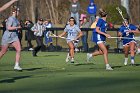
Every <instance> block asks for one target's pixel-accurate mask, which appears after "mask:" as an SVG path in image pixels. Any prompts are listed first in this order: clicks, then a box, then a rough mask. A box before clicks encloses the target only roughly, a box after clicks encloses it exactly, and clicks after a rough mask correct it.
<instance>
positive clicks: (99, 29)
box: [87, 9, 113, 70]
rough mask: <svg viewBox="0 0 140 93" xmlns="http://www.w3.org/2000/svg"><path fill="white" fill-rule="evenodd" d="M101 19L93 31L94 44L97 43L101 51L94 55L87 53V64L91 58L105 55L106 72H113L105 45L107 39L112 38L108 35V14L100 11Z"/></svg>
mask: <svg viewBox="0 0 140 93" xmlns="http://www.w3.org/2000/svg"><path fill="white" fill-rule="evenodd" d="M99 14H100V16H101V18H99V20H98V22H97V25H96V29H94V30H93V33H94V34H93V40H92V41H93V42H95V43H96V44H97V45H98V47H99V49H98V50H97V51H95V52H93V53H91V54H90V53H87V62H89V60H90V58H92V57H94V56H97V55H103V56H104V61H105V64H106V70H113V69H112V68H111V66H110V65H109V64H108V51H107V48H106V45H105V41H106V38H108V37H111V36H110V35H109V34H107V33H106V30H107V22H106V19H107V13H106V12H105V11H104V10H102V9H100V12H99Z"/></svg>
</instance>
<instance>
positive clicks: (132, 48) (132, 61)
mask: <svg viewBox="0 0 140 93" xmlns="http://www.w3.org/2000/svg"><path fill="white" fill-rule="evenodd" d="M135 47H136V44H135V42H130V55H131V64H132V65H133V64H134V63H135V61H134V57H135Z"/></svg>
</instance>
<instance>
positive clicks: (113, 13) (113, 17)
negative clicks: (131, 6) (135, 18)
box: [105, 4, 128, 25]
mask: <svg viewBox="0 0 140 93" xmlns="http://www.w3.org/2000/svg"><path fill="white" fill-rule="evenodd" d="M116 7H118V5H115V4H114V5H106V6H105V10H106V11H107V13H108V19H107V21H108V22H112V23H113V24H119V25H120V24H122V21H123V19H122V17H121V15H120V14H119V12H118V10H116ZM119 8H120V9H121V10H122V13H123V16H124V18H126V17H128V14H127V12H126V9H125V8H124V7H123V6H119Z"/></svg>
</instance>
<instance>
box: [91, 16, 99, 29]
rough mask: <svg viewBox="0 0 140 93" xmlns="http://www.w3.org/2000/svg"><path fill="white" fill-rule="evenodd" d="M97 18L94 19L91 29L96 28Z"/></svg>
mask: <svg viewBox="0 0 140 93" xmlns="http://www.w3.org/2000/svg"><path fill="white" fill-rule="evenodd" d="M99 18H100V17H99V16H96V19H95V21H94V22H93V23H92V25H91V28H93V29H95V28H96V24H97V22H98V20H99Z"/></svg>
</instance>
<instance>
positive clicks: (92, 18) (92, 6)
mask: <svg viewBox="0 0 140 93" xmlns="http://www.w3.org/2000/svg"><path fill="white" fill-rule="evenodd" d="M96 12H97V7H96V5H95V3H94V1H90V4H89V5H88V7H87V13H88V15H89V16H90V20H89V22H90V25H91V24H92V23H93V22H94V21H95V16H96Z"/></svg>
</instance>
